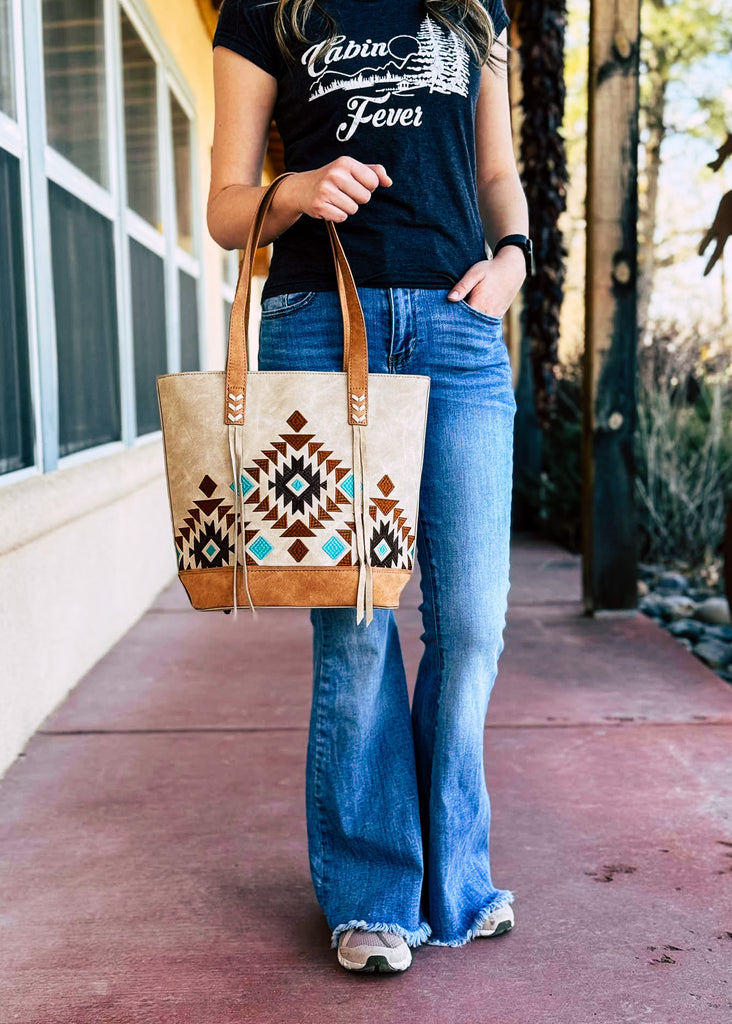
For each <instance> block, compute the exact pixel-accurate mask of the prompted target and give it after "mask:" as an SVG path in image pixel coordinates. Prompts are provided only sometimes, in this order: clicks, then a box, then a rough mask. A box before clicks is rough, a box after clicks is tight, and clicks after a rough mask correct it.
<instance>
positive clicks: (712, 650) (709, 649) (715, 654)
mask: <svg viewBox="0 0 732 1024" xmlns="http://www.w3.org/2000/svg"><path fill="white" fill-rule="evenodd" d="M694 654H695V655H696V656H697V658H701V660H702V661H705V662H706V663H707V665H709V667H710V668H726V667H727V665H729V664H730V662H732V646H730V644H725V643H723V642H722V641H721V640H714V639H710V640H702V641H701V643H698V644H695V645H694Z"/></svg>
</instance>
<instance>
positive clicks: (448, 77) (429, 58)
mask: <svg viewBox="0 0 732 1024" xmlns="http://www.w3.org/2000/svg"><path fill="white" fill-rule="evenodd" d="M416 38H417V42H418V44H419V53H417V54H415V56H414V57H413V58H412V60H411V61H410V63H409V75H408V76H407V78H406V79H405V80H404V82H403V84H402V86H401V88H402V89H404V90H405V89H407V88H411V89H419V88H428V89H429V90H430V92H440V93H445V94H449V93H458V94H459V95H460V96H467V95H468V93H469V88H470V58H469V56H468V50H467V47H466V46H465V43H464V42H463V41H462V39H461V38H460V37H459V36H458V35H456V34H455V33H454V32H450V31H449V30H448V29H446V28H443V27H442V26H441V25H437V24H436V23H435V22H434V21H433V20H432V18H430V17H429V15H428V16H427V17H426V18H425V19H424V20H423V22H422V24H421V25H420V27H419V32H418V33H417V37H416Z"/></svg>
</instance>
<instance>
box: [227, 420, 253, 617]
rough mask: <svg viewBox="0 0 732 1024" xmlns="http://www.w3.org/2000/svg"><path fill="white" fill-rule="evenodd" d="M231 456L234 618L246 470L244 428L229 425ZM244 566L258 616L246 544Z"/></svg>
mask: <svg viewBox="0 0 732 1024" xmlns="http://www.w3.org/2000/svg"><path fill="white" fill-rule="evenodd" d="M228 430H229V454H230V456H231V469H232V471H233V473H234V594H233V602H232V607H233V610H234V618H236V617H237V614H238V601H237V596H238V595H237V586H236V574H237V570H238V568H239V536H240V535H241V536H243V537H244V539H245V541H246V519H245V517H244V495H243V494H242V487H241V475H242V472H243V469H244V427H242V426H240V425H236V426H234V425H229V427H228ZM240 519H241V530H240V529H239V520H240ZM242 555H243V565H244V593H245V594H246V598H247V601H248V603H249V607H250V608H251V610H252V615H255V616H256V614H257V613H256V611H255V610H254V604H253V602H252V595H251V594H250V593H249V572H248V569H247V552H246V544H244V546H243V550H242Z"/></svg>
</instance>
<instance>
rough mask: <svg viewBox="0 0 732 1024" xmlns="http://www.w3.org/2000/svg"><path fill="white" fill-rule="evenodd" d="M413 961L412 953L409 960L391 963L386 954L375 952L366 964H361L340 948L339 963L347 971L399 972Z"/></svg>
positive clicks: (366, 972) (364, 972) (369, 972)
mask: <svg viewBox="0 0 732 1024" xmlns="http://www.w3.org/2000/svg"><path fill="white" fill-rule="evenodd" d="M411 962H412V957H411V955H410V957H409V959H408V960H402V961H400V962H399V963H396V964H391V963H389V961H388V960H387V958H386V957H385V956H382V955H381V954H378V953H375V954H374V955H373V956H370V957H369V958H368V960H367V961H366V963H365V964H359V963H355V962H354V961H353V960H348V959H346V957H344V956H343V955H342V953H341V951H340V949H339V950H338V963H339V964H340V965H341V967H345V969H346V970H347V971H358V972H359V973H360V974H398V973H399V972H400V971H406V969H407V967H409V965H410V964H411Z"/></svg>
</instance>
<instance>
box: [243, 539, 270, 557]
mask: <svg viewBox="0 0 732 1024" xmlns="http://www.w3.org/2000/svg"><path fill="white" fill-rule="evenodd" d="M249 550H250V552H251V553H252V554H253V555H254V557H255V558H256V559H258V561H260V562H262V561H264V559H265V558H266V557H267V555H268V554H269V553H270V551H271V550H272V545H271V544H270V543H269V541H268V540H265V539H264V537H257V538H256V539H255V540H253V541H252V543H251V544H250V545H249Z"/></svg>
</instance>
